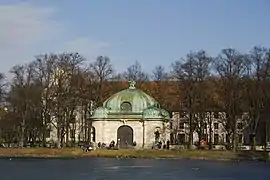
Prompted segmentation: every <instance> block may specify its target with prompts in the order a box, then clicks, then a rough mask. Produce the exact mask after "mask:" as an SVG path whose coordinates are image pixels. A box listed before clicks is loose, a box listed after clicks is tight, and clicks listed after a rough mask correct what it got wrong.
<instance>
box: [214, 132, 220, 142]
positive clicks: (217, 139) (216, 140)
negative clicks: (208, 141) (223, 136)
mask: <svg viewBox="0 0 270 180" xmlns="http://www.w3.org/2000/svg"><path fill="white" fill-rule="evenodd" d="M218 143H219V136H218V134H214V144H218Z"/></svg>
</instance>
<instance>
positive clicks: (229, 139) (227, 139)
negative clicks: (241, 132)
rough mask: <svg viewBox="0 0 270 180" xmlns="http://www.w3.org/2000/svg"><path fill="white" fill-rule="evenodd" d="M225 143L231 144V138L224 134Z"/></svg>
mask: <svg viewBox="0 0 270 180" xmlns="http://www.w3.org/2000/svg"><path fill="white" fill-rule="evenodd" d="M226 142H227V143H229V142H231V137H230V135H229V134H226Z"/></svg>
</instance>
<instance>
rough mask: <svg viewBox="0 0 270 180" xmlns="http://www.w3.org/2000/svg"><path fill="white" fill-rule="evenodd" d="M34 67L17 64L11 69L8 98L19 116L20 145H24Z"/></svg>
mask: <svg viewBox="0 0 270 180" xmlns="http://www.w3.org/2000/svg"><path fill="white" fill-rule="evenodd" d="M33 72H34V69H33V66H32V65H31V64H29V65H25V66H24V65H17V66H14V67H13V68H12V70H11V73H13V75H14V77H13V82H12V85H11V91H10V93H9V100H10V102H11V103H12V105H13V107H14V108H15V109H14V110H15V111H16V112H17V113H18V114H20V116H21V126H20V129H21V133H20V146H21V147H24V142H25V136H24V135H25V126H26V120H27V116H28V114H29V108H30V106H31V100H30V99H31V97H30V96H31V95H32V92H31V89H32V88H31V87H32V84H33V74H34V73H33Z"/></svg>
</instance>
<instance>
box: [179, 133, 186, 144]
mask: <svg viewBox="0 0 270 180" xmlns="http://www.w3.org/2000/svg"><path fill="white" fill-rule="evenodd" d="M177 137H178V138H177V140H178V143H179V144H184V143H185V142H186V140H185V138H186V136H185V134H178V136H177Z"/></svg>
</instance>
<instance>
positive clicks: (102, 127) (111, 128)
mask: <svg viewBox="0 0 270 180" xmlns="http://www.w3.org/2000/svg"><path fill="white" fill-rule="evenodd" d="M122 125H128V126H130V127H131V128H132V129H133V141H136V143H137V145H136V147H139V148H140V147H143V137H144V138H145V140H144V143H145V144H144V147H145V148H150V147H152V145H153V143H154V141H155V134H154V132H155V130H156V128H157V127H160V129H162V130H163V131H165V132H164V133H162V135H161V138H162V139H164V141H166V140H169V138H170V130H169V128H168V127H169V124H168V123H163V122H162V121H153V120H151V121H145V122H144V123H143V122H141V121H135V120H126V121H120V120H119V121H110V120H107V121H106V120H103V121H101V120H99V121H94V122H93V126H94V127H95V130H96V143H98V142H101V143H105V144H107V145H108V144H109V143H110V142H111V141H112V140H114V141H115V142H117V130H118V128H119V127H121V126H122ZM143 125H144V126H145V130H144V131H143ZM143 132H144V133H145V135H143Z"/></svg>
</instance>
